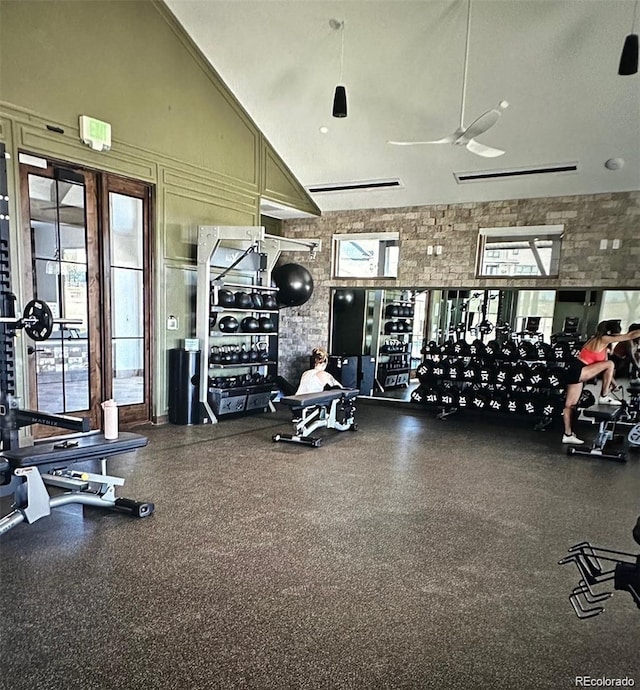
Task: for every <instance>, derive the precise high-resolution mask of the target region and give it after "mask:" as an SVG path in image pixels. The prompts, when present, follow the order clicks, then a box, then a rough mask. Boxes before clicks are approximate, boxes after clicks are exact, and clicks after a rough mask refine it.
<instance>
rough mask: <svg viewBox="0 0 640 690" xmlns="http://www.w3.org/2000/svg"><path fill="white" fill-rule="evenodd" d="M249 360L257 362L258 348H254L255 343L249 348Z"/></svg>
mask: <svg viewBox="0 0 640 690" xmlns="http://www.w3.org/2000/svg"><path fill="white" fill-rule="evenodd" d="M249 361H251V362H257V361H258V350H257V349H256V346H255V345H252V346H251V349H250V350H249Z"/></svg>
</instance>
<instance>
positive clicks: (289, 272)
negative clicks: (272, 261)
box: [271, 264, 313, 307]
mask: <svg viewBox="0 0 640 690" xmlns="http://www.w3.org/2000/svg"><path fill="white" fill-rule="evenodd" d="M271 279H272V281H273V284H274V285H275V286H276V287H277V288H278V293H277V297H276V299H277V301H278V304H279V305H280V306H282V307H299V306H301V305H302V304H304V303H305V302H306V301H307V300H308V299H309V298H310V297H311V295H312V294H313V278H312V277H311V273H309V271H307V269H306V268H305V267H304V266H300V264H282V265H281V266H276V267H275V268H274V269H273V273H272V274H271Z"/></svg>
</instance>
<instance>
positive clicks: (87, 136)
mask: <svg viewBox="0 0 640 690" xmlns="http://www.w3.org/2000/svg"><path fill="white" fill-rule="evenodd" d="M80 140H81V141H82V143H83V144H86V145H87V146H90V147H91V148H92V149H94V150H96V151H108V150H109V149H110V148H111V125H110V124H109V123H108V122H103V121H102V120H97V119H96V118H95V117H89V116H88V115H80Z"/></svg>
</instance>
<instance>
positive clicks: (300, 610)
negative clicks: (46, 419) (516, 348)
mask: <svg viewBox="0 0 640 690" xmlns="http://www.w3.org/2000/svg"><path fill="white" fill-rule="evenodd" d="M357 417H358V423H359V431H357V432H356V433H352V432H344V433H339V432H335V431H329V430H323V431H321V432H318V433H319V435H322V436H323V437H324V443H323V445H322V447H320V448H317V449H314V448H308V447H304V446H299V445H293V444H285V443H272V441H271V436H272V434H273V433H274V432H276V431H288V430H289V427H290V425H289V413H288V411H287V410H284V409H281V410H278V411H277V412H276V413H272V414H264V415H258V416H253V417H244V418H240V419H235V420H226V421H224V422H222V423H220V424H217V425H204V426H194V427H180V426H171V425H165V426H158V427H151V426H150V427H148V428H147V427H145V428H143V429H142V430H140V431H141V433H145V434H146V435H148V437H149V445H148V446H147V447H146V448H144V449H141V450H139V451H138V452H137V453H135V454H131V455H124V456H121V457H118V458H115V459H114V460H112V461H110V463H109V471H110V472H111V473H112V474H119V475H121V476H123V477H125V478H126V483H125V486H124V487H121V488H120V489H119V491H118V493H119V494H120V495H124V496H127V497H130V498H135V499H138V500H152V501H154V502H155V503H156V511H155V514H154V515H153V516H151V517H149V518H145V519H141V520H136V519H134V518H130V517H128V516H126V515H123V514H118V513H114V512H108V511H101V510H98V509H92V508H87V509H86V510H85V511H84V516H83V511H82V509H81V508H80V507H79V506H66V507H63V508H58V509H56V510H54V512H53V514H52V515H51V516H50V517H48V518H44V519H42V520H40V521H39V522H36V523H34V524H33V525H26V524H22V525H19V526H18V527H16V528H15V529H13V530H11V531H10V532H8V533H6V534H5V535H4V536H3V537H1V538H0V551H1V566H0V568H1V570H0V576H1V578H2V590H1V592H2V593H1V600H0V603H1V610H2V614H1V624H0V633H1V643H2V658H1V661H0V687H1V688H6V689H7V690H9V689H10V690H23V689H24V690H27V689H28V690H38V689H40V688H42V689H43V690H44V689H46V690H56V689H58V688H64V689H67V688H68V689H73V690H78V689H82V690H88V689H91V688H97V689H100V690H102V689H111V688H114V689H115V688H118V689H120V688H122V689H126V690H134V689H138V688H140V689H145V690H149V689H156V688H157V689H163V690H164V689H165V688H178V689H182V688H184V689H188V690H199V689H205V688H221V689H232V688H255V689H260V690H262V689H265V690H266V689H269V688H278V689H279V688H286V689H289V688H311V689H315V688H323V689H324V688H327V689H341V688H354V689H355V688H358V689H360V688H362V689H377V688H420V689H422V688H433V689H437V690H448V689H452V690H453V689H464V690H471V689H480V690H485V689H486V690H490V689H491V690H502V689H504V690H515V689H518V690H528V689H536V690H537V689H549V690H559V689H560V690H561V689H563V688H567V689H569V688H574V687H576V686H578V687H580V685H579V683H578V681H577V680H576V677H578V676H590V677H591V679H592V680H593V679H596V680H598V681H600V680H601V679H605V680H607V679H613V680H617V679H620V680H622V679H627V683H626V684H627V685H628V684H629V680H628V679H632V680H633V681H634V682H635V684H636V685H638V684H640V610H638V609H637V608H636V607H635V605H634V604H633V602H632V599H631V596H630V595H629V594H627V593H626V592H616V593H614V596H613V597H612V598H611V599H610V600H608V601H607V602H605V608H606V610H605V612H604V613H603V614H602V615H600V616H598V617H595V618H592V619H589V620H585V621H580V620H578V619H577V617H576V616H575V614H574V612H573V609H572V608H571V605H570V603H569V601H568V596H569V593H570V591H571V589H572V588H573V587H574V586H575V585H577V582H578V579H579V578H578V571H577V570H576V568H575V567H574V566H573V565H564V566H559V565H557V561H558V560H559V559H560V558H561V557H562V556H563V555H565V553H566V551H567V549H568V548H569V546H571V545H573V544H575V543H576V542H579V541H583V540H585V539H588V540H590V541H592V542H593V543H594V544H597V545H600V546H608V547H611V548H614V549H621V550H625V551H633V552H638V551H640V549H639V548H638V546H637V545H636V544H635V543H634V542H633V539H632V535H631V531H632V529H633V526H634V525H635V522H636V519H637V517H638V515H639V514H640V455H629V460H628V462H627V463H626V464H618V463H615V462H610V461H602V460H597V459H590V458H585V457H580V456H572V457H568V456H567V455H566V454H565V452H564V448H563V447H562V446H561V444H560V434H561V429H559V428H556V429H552V430H548V431H546V432H536V431H534V430H533V429H532V425H531V423H530V422H528V421H514V420H511V419H509V420H507V419H506V418H504V417H502V418H501V417H490V416H478V415H476V416H473V414H472V413H464V414H460V415H457V416H453V417H450V418H449V419H447V420H436V419H435V417H434V415H433V413H431V412H429V411H428V410H426V409H424V408H413V406H407V405H405V406H404V407H400V406H389V405H384V406H383V405H379V404H378V405H376V404H373V403H366V402H359V404H358V412H357ZM579 431H580V432H581V433H582V435H583V436H584V437H586V438H592V437H593V436H594V435H595V427H590V426H586V425H582V426H580V427H579ZM5 512H7V511H6V510H4V511H3V514H4V513H5ZM599 686H600V687H602V683H599Z"/></svg>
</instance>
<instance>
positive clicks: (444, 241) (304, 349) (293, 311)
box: [279, 192, 640, 381]
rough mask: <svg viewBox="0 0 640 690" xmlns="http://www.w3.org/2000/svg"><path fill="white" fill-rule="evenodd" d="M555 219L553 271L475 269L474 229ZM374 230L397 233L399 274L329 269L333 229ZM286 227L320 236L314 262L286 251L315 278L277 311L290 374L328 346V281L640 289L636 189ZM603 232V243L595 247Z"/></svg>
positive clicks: (286, 231) (380, 212)
mask: <svg viewBox="0 0 640 690" xmlns="http://www.w3.org/2000/svg"><path fill="white" fill-rule="evenodd" d="M559 224H563V225H564V227H565V232H564V238H563V243H562V255H561V261H560V274H559V276H558V277H557V278H530V277H524V278H477V277H476V252H477V246H478V230H479V228H483V227H506V226H527V225H559ZM381 231H397V232H399V234H400V266H399V275H398V278H397V279H382V280H380V279H378V280H375V281H372V280H355V281H354V280H344V279H337V278H333V277H332V275H331V269H332V266H331V238H332V235H333V234H335V233H349V232H354V233H355V232H381ZM283 235H285V236H286V237H294V238H302V237H304V238H317V239H321V240H322V251H321V252H319V253H318V255H317V256H316V258H315V259H314V260H310V259H309V255H308V254H306V253H300V254H290V253H287V255H286V261H287V262H294V263H300V264H302V265H304V266H306V267H307V268H308V269H309V271H310V272H311V274H312V276H313V279H314V293H313V296H312V298H311V299H310V300H309V302H307V304H305V305H303V306H302V307H292V308H288V309H283V310H282V312H281V318H280V338H279V349H280V353H279V355H280V363H281V364H280V373H281V374H282V375H283V376H285V377H286V378H289V379H291V380H292V381H295V380H297V378H298V377H299V376H300V373H301V372H302V371H303V370H304V369H305V368H307V365H308V357H309V353H310V351H311V349H312V348H313V347H315V346H317V345H324V346H327V345H328V341H329V308H330V304H329V295H330V288H332V287H346V286H351V287H377V288H383V287H396V286H397V287H424V288H429V287H432V288H437V287H450V288H474V287H504V288H529V289H532V288H533V289H557V288H612V289H640V192H624V193H617V194H613V193H607V194H592V195H586V196H568V197H551V198H543V199H514V200H507V201H490V202H485V203H468V204H458V205H436V206H421V207H411V208H394V209H372V210H357V211H345V212H333V213H327V214H325V215H323V216H322V217H321V218H312V219H295V220H288V221H284V223H283ZM604 238H606V239H608V240H609V249H607V250H601V249H600V240H601V239H604ZM614 238H615V239H619V240H620V241H621V247H620V249H617V250H614V249H611V248H610V247H611V240H612V239H614ZM428 245H441V246H442V254H441V255H440V256H436V255H435V254H434V255H431V256H428V255H427V246H428ZM639 316H640V315H639Z"/></svg>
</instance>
